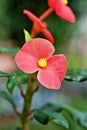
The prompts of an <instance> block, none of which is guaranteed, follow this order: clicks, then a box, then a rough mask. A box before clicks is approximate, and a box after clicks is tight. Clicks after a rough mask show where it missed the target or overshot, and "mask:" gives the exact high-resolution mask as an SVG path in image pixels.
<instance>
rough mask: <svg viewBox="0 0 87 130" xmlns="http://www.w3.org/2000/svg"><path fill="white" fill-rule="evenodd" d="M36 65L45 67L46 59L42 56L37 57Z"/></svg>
mask: <svg viewBox="0 0 87 130" xmlns="http://www.w3.org/2000/svg"><path fill="white" fill-rule="evenodd" d="M38 66H39V67H41V68H45V67H46V66H47V61H46V59H43V58H41V59H39V60H38Z"/></svg>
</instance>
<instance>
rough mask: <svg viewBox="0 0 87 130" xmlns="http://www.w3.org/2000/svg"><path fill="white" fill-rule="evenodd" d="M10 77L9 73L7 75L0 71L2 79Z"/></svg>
mask: <svg viewBox="0 0 87 130" xmlns="http://www.w3.org/2000/svg"><path fill="white" fill-rule="evenodd" d="M9 76H10V74H9V73H5V72H2V71H0V77H9Z"/></svg>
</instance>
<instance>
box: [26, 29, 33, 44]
mask: <svg viewBox="0 0 87 130" xmlns="http://www.w3.org/2000/svg"><path fill="white" fill-rule="evenodd" d="M24 35H25V42H28V41H30V40H31V39H32V37H31V35H30V34H29V32H28V31H27V30H26V29H24Z"/></svg>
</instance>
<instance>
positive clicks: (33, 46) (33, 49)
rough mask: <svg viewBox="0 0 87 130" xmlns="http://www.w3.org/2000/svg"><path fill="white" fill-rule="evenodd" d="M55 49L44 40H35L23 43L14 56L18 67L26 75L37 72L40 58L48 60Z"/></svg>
mask: <svg viewBox="0 0 87 130" xmlns="http://www.w3.org/2000/svg"><path fill="white" fill-rule="evenodd" d="M54 51H55V49H54V46H53V45H52V43H50V42H49V41H48V40H46V39H42V38H35V39H32V40H30V41H29V42H27V43H25V44H24V45H23V47H22V48H21V50H20V51H19V52H18V53H17V55H16V56H15V61H16V64H17V65H18V67H19V68H20V69H21V70H23V71H24V72H26V73H33V72H36V71H37V70H38V65H37V62H38V60H39V59H40V58H44V59H49V58H50V57H51V56H52V54H53V53H54Z"/></svg>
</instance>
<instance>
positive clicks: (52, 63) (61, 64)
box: [48, 54, 67, 81]
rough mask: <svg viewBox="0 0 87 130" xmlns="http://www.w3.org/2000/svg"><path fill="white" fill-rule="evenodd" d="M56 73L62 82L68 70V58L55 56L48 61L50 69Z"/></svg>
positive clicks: (61, 55)
mask: <svg viewBox="0 0 87 130" xmlns="http://www.w3.org/2000/svg"><path fill="white" fill-rule="evenodd" d="M49 68H51V69H52V70H54V71H55V73H56V74H57V76H58V77H59V79H60V81H62V80H63V79H64V76H65V75H66V70H67V61H66V57H65V56H64V55H63V54H59V55H54V56H52V57H51V58H50V59H49V60H48V69H49Z"/></svg>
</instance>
